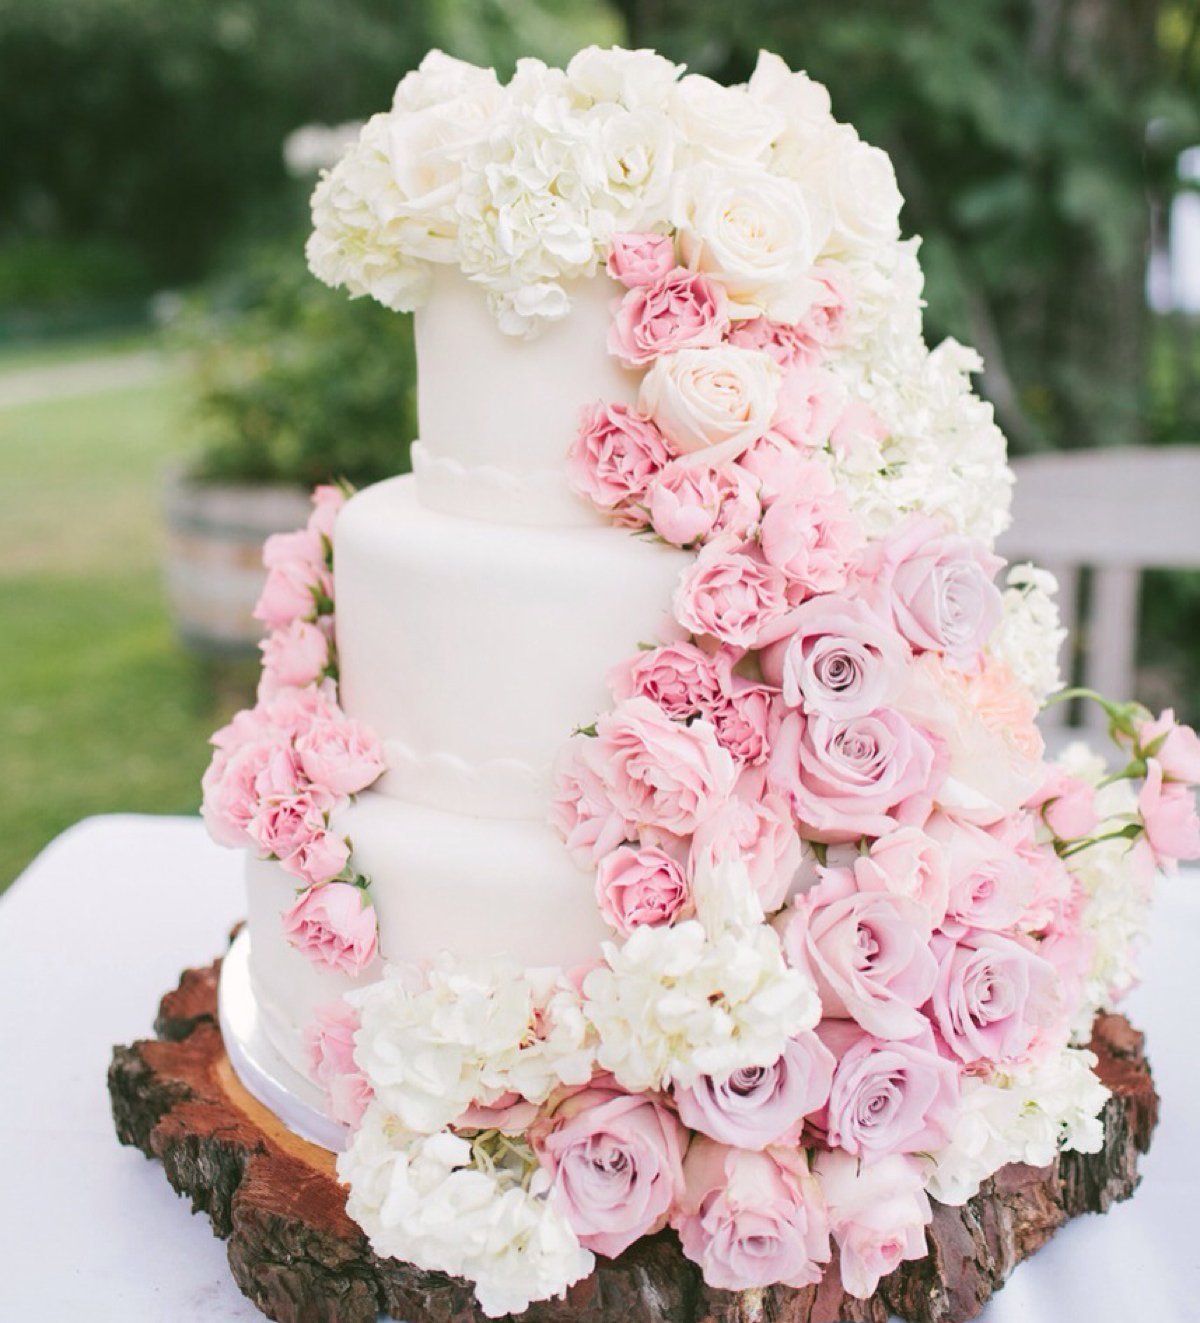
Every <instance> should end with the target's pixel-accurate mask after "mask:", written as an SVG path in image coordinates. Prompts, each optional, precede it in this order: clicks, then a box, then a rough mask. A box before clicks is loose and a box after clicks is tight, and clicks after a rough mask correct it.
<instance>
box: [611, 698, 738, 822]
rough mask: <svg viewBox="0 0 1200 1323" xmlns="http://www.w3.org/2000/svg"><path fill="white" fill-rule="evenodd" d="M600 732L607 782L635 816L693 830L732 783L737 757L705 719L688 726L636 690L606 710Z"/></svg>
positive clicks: (614, 798) (628, 816)
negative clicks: (723, 745)
mask: <svg viewBox="0 0 1200 1323" xmlns="http://www.w3.org/2000/svg"><path fill="white" fill-rule="evenodd" d="M596 734H597V738H596V741H595V746H594V748H595V755H596V758H597V760H598V766H599V767H600V769H601V775H602V776H603V778H604V785H605V788H606V790H607V791H608V795H609V798H610V801H611V802H612V803H613V804H614V805H615V806H616V808H617V810H618V811H619V812H620V813H622V814H623V815H624V817H625V820H626V822H627V823H629V824H632V825H635V826H650V827H661V828H662V829H663V830H664V831H669V832H673V833H674V834H675V835H676V836H688V835H690V834H691V833H692V832H693V831H695V829H696V828H697V827H698V826H699V825H700V823H701V822H703V821H704V820H705V818H707V817H709V816H710V815H711V814H713V813H715V812H716V810H717V809H718V808H720V806H721V805H722V804H723V803H724V802H725V800H726V799H728V798H729V796H730V794H731V793H732V791H733V784H734V780H735V777H736V771H735V768H734V763H733V759H732V758H731V757H730V756H729V754H728V753H726V751H725V750H724V749H722V748H721V746H720V744H718V743H717V737H716V734H715V733H714V731H713V728H712V726H711V725H709V724H708V723H707V722H705V721H695V722H693V723H692V724H691V725H688V726H684V725H681V724H680V723H679V722H675V721H672V720H671V719H670V717H668V716H666V715H665V714H664V713H663V712H662V711H661V710H660V709H659V708H657V707H656V706H655V705H654V704H653V703H652V702H650V700H649V699H647V698H630V699H626V700H625V702H623V703H620V704H618V706H617V707H616V708H614V709H613V710H612V711H611V712H608V713H606V714H605V715H604V716H602V717H601V718H600V720H599V721H598V722H597V723H596Z"/></svg>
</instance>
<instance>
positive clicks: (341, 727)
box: [296, 717, 383, 796]
mask: <svg viewBox="0 0 1200 1323" xmlns="http://www.w3.org/2000/svg"><path fill="white" fill-rule="evenodd" d="M296 755H297V757H298V759H299V761H300V766H301V767H302V768H303V769H304V774H305V776H307V777H308V779H309V780H310V781H311V782H312V783H313V784H314V785H317V786H321V787H322V788H324V789H325V790H328V791H329V792H330V793H331V794H333V795H337V796H342V795H357V794H358V792H359V791H360V790H365V789H366V788H367V786H369V785H370V784H371V783H372V782H373V781H375V780H377V779H378V777H379V776H380V775H382V773H383V750H382V748H381V747H380V744H379V739H378V737H377V736H376V735H375V732H374V731H372V730H371V729H370V728H369V727H367V726H364V725H363V724H362V722H361V721H353V720H351V719H350V718H349V717H343V718H342V719H341V720H340V721H328V722H321V723H319V724H318V725H316V726H314V727H313V728H312V729H311V730H309V731H307V732H306V733H305V734H304V735H302V736H301V737H300V738H299V739H298V740H297V741H296Z"/></svg>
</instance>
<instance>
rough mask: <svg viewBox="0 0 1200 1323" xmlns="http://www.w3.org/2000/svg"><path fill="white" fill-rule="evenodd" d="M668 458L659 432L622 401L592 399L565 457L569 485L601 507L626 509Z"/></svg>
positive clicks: (617, 510)
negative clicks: (594, 402)
mask: <svg viewBox="0 0 1200 1323" xmlns="http://www.w3.org/2000/svg"><path fill="white" fill-rule="evenodd" d="M670 458H671V451H670V449H669V447H668V445H667V443H666V441H665V440H664V439H663V436H662V433H661V432H660V431H659V430H658V428H657V427H655V425H654V424H653V423H652V422H650V420H649V419H648V418H642V417H640V416H639V415H638V414H636V413H634V412H633V411H632V410H631V409H630V408H629V407H628V405H625V404H602V403H597V404H591V405H589V406H588V407H587V408H585V409H584V411H583V415H582V418H581V420H580V425H579V434H578V435H577V436H576V438H575V442H574V444H573V445H572V446H571V450H570V452H569V454H568V457H567V479H568V481H569V482H570V484H571V488H572V490H573V491H575V492H576V493H578V495H580V496H583V497H585V498H586V499H587V500H589V501H591V502H592V504H593V505H595V506H597V507H598V508H599V509H601V510H607V511H610V512H615V513H625V514H628V515H629V517H630V518H631V519H636V520H637V521H638V522H644V520H643V518H642V516H641V515H640V514H637V513H636V512H632V511H631V507H632V505H633V504H634V503H635V502H638V501H640V500H641V498H642V497H643V496H644V495H645V492H646V489H647V488H648V487H649V485H650V482H651V480H652V479H653V478H654V477H655V475H656V474H657V473H658V472H659V470H660V469H661V468H662V467H663V465H664V464H666V463H667V461H668V460H669V459H670Z"/></svg>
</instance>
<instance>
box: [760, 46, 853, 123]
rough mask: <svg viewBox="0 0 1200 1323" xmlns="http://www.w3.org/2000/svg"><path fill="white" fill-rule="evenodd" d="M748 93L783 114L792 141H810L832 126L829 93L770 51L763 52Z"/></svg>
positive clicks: (819, 84)
mask: <svg viewBox="0 0 1200 1323" xmlns="http://www.w3.org/2000/svg"><path fill="white" fill-rule="evenodd" d="M747 91H748V92H749V93H750V95H751V96H752V97H754V99H755V100H756V101H760V102H762V104H763V105H766V106H771V107H773V108H774V109H776V110H778V111H780V112H782V114H783V115H784V117H785V119H786V121H787V136H788V138H790V139H796V140H800V141H807V140H808V139H809V138H811V137H812V136H813V134H814V133H816V132H817V131H819V130H820V129H823V128H825V127H826V126H827V125H828V124H830V123H832V116H831V114H830V101H829V93H828V91H827V90H826V89H825V86H824V84H822V83H818V82H815V81H814V80H813V79H811V78H810V77H809V76H808V75H807V74H806V73H799V72H797V73H793V72H792V71H791V69H789V68H788V66H787V65H786V64H785V63H784V61H783V60H781V59H780V58H779V56H778V55H773V54H771V52H770V51H759V53H758V63H757V64H756V65H755V66H754V72H753V73H752V74H751V75H750V82H749V83H748V84H747Z"/></svg>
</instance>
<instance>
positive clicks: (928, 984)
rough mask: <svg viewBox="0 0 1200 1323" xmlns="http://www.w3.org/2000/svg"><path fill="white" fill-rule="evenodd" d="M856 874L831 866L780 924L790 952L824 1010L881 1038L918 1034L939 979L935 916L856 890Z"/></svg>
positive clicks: (887, 897)
mask: <svg viewBox="0 0 1200 1323" xmlns="http://www.w3.org/2000/svg"><path fill="white" fill-rule="evenodd" d="M853 886H854V883H853V879H852V877H851V876H850V874H848V873H845V872H841V871H826V873H825V875H824V877H823V878H822V880H821V882H820V884H819V885H818V886H816V887H814V888H813V889H812V890H811V891H809V892H807V893H805V895H803V896H799V897H797V898H796V900H795V901H794V902H793V903H792V908H791V910H790V911H785V912H784V914H783V915H782V916H781V917H780V920H779V921H778V926H779V928H780V936H781V938H782V941H783V949H784V954H785V955H786V956H787V959H788V962H789V963H790V964H791V965H793V966H794V967H795V968H796V969H800V970H803V971H804V972H806V973H808V974H809V975H810V976H811V977H812V979H813V981H814V982H815V983H816V985H817V991H818V993H819V994H820V997H821V1009H822V1011H823V1012H824V1014H825V1015H826V1016H830V1017H832V1018H834V1019H845V1018H847V1017H849V1018H850V1019H853V1020H856V1021H857V1022H858V1023H859V1024H860V1025H862V1027H863V1028H864V1029H865V1030H866V1031H867V1032H868V1033H871V1034H875V1035H876V1036H877V1037H878V1038H915V1037H916V1036H917V1035H918V1034H920V1033H922V1032H923V1031H924V1030H925V1029H926V1028H927V1027H928V1026H927V1022H926V1020H925V1017H924V1016H923V1015H922V1014H921V1012H920V1009H919V1008H920V1007H921V1006H923V1005H924V1004H925V1003H926V1002H927V1001H928V1000H929V994H930V993H931V992H932V991H933V986H934V982H935V980H936V979H937V974H938V968H937V961H936V960H935V958H934V955H933V952H932V951H931V950H930V946H929V942H930V936H931V930H930V926H929V914H928V912H927V911H926V910H925V909H924V907H923V906H921V905H919V904H917V902H916V901H913V900H909V899H907V898H906V897H904V896H893V895H891V894H889V893H888V892H883V891H867V892H860V891H855V890H853Z"/></svg>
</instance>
